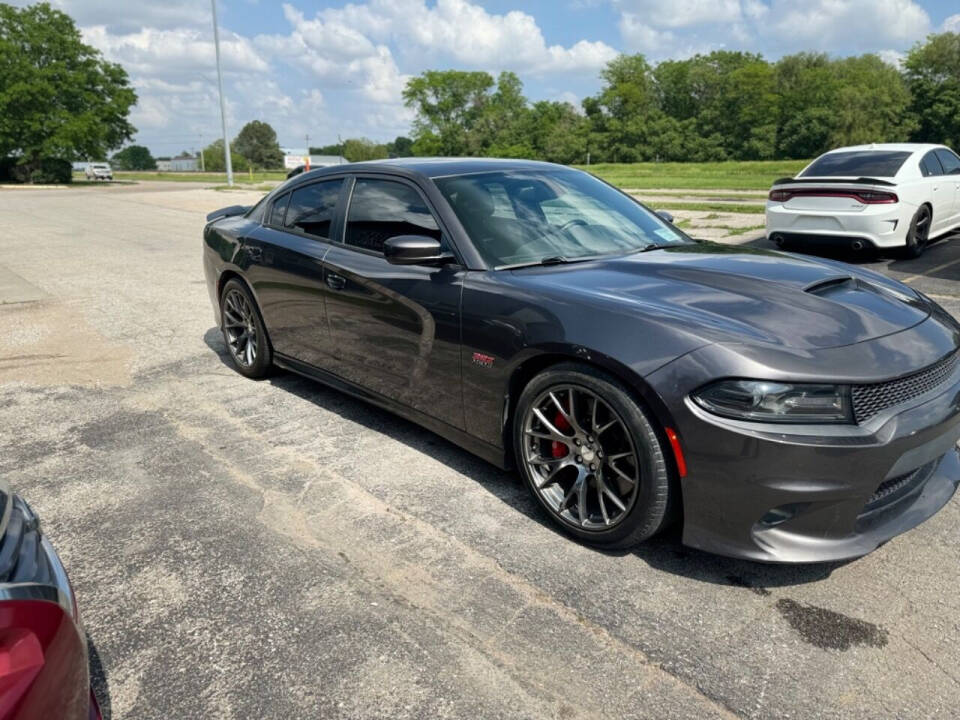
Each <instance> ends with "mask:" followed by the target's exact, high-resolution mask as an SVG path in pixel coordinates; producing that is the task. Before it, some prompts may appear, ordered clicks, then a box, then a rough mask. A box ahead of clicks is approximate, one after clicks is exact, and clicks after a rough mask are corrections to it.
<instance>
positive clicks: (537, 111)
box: [520, 100, 590, 164]
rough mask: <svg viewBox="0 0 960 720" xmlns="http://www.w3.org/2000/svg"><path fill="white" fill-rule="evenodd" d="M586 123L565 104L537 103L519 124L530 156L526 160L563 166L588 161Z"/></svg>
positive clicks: (573, 108)
mask: <svg viewBox="0 0 960 720" xmlns="http://www.w3.org/2000/svg"><path fill="white" fill-rule="evenodd" d="M589 129H590V126H589V123H588V122H587V119H586V118H585V117H584V116H583V115H581V114H580V113H578V112H577V109H576V108H575V107H574V106H573V105H571V104H570V103H567V102H551V101H548V100H541V101H540V102H536V103H534V104H533V106H532V107H530V109H529V110H528V111H527V112H526V113H525V116H524V118H523V120H522V121H521V128H520V132H521V134H522V135H523V136H524V137H525V138H526V139H527V140H526V141H527V142H528V143H529V145H530V147H531V152H530V154H529V155H528V156H527V157H530V158H533V159H536V160H547V161H549V162H557V163H564V164H572V163H584V162H586V161H587V143H588V140H589Z"/></svg>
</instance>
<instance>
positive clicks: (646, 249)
mask: <svg viewBox="0 0 960 720" xmlns="http://www.w3.org/2000/svg"><path fill="white" fill-rule="evenodd" d="M670 247H676V245H674V244H673V243H650V244H649V245H644V246H643V247H642V248H640V249H639V250H637V252H638V253H644V252H650V251H651V250H663V249H664V248H670Z"/></svg>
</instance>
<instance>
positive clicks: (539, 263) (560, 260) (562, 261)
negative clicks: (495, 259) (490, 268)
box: [497, 255, 603, 270]
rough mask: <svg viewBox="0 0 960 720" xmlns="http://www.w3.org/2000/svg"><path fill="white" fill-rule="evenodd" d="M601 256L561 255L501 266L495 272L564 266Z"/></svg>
mask: <svg viewBox="0 0 960 720" xmlns="http://www.w3.org/2000/svg"><path fill="white" fill-rule="evenodd" d="M598 257H603V256H602V255H591V256H589V257H575V258H568V257H564V256H563V255H551V256H550V257H545V258H541V259H540V260H533V261H531V262H525V263H517V264H516V265H501V266H500V267H498V268H497V270H516V269H518V268H525V267H545V266H547V265H566V264H567V263H576V262H586V261H587V260H596V259H597V258H598Z"/></svg>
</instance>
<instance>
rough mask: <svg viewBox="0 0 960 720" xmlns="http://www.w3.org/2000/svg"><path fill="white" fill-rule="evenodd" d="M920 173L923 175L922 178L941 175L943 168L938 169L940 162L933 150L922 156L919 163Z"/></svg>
mask: <svg viewBox="0 0 960 720" xmlns="http://www.w3.org/2000/svg"><path fill="white" fill-rule="evenodd" d="M920 172H922V173H923V176H924V177H931V176H933V175H943V168H942V167H940V161H939V160H937V156H936V153H934V152H933V150H931V151H930V152H928V153H927V154H926V155H924V156H923V159H922V160H921V161H920Z"/></svg>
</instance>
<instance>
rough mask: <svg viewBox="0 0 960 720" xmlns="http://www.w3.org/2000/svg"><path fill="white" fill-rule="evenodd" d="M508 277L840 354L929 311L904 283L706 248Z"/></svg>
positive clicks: (715, 334)
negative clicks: (842, 348)
mask: <svg viewBox="0 0 960 720" xmlns="http://www.w3.org/2000/svg"><path fill="white" fill-rule="evenodd" d="M514 272H515V274H516V275H517V279H518V280H519V279H520V277H519V276H521V275H522V276H524V277H525V280H524V281H523V282H524V284H530V285H537V286H539V287H540V288H541V289H542V290H544V291H550V292H556V293H558V294H560V293H562V295H563V297H565V298H566V299H567V300H569V299H570V297H571V294H572V293H575V294H576V295H578V296H580V297H581V298H582V299H583V300H585V301H587V302H590V303H591V304H596V303H602V304H604V305H605V306H606V307H608V308H610V307H611V305H613V306H616V307H618V308H620V309H622V310H624V311H627V312H628V313H631V314H632V313H636V314H639V315H643V316H645V317H647V318H649V319H652V320H654V321H666V320H670V321H671V322H672V323H674V324H676V325H680V326H683V327H685V328H687V330H688V331H689V332H692V333H693V334H695V335H697V336H698V337H699V338H700V339H702V340H703V341H704V342H736V343H763V344H770V345H778V346H782V347H788V348H796V349H801V350H811V349H822V348H831V347H840V346H844V345H853V344H855V343H860V342H864V341H867V340H873V339H875V338H878V337H883V336H885V335H890V334H892V333H896V332H900V331H901V330H905V329H907V328H910V327H913V326H914V325H917V324H918V323H921V322H923V321H924V320H925V319H926V318H927V317H928V316H929V315H930V310H931V308H930V306H929V304H928V303H927V301H926V300H925V299H924V298H922V297H921V296H920V295H918V294H917V293H916V292H914V291H913V290H912V289H911V288H909V287H907V286H906V285H903V284H901V283H897V282H895V281H893V280H890V279H889V278H886V277H884V276H882V275H879V274H877V273H873V272H870V271H867V270H862V269H860V268H856V267H853V266H851V265H846V264H844V263H839V262H833V261H829V260H823V259H820V258H812V257H805V256H797V255H790V254H787V253H781V252H774V251H765V250H752V249H745V248H737V247H730V246H723V245H714V244H710V243H702V244H697V245H684V246H682V247H676V248H667V249H662V250H654V251H651V252H646V253H638V254H635V255H628V256H626V257H622V258H614V259H605V260H597V261H591V262H586V263H582V264H580V263H577V264H571V265H565V266H555V267H551V268H536V269H532V268H529V269H524V270H519V271H514Z"/></svg>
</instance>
